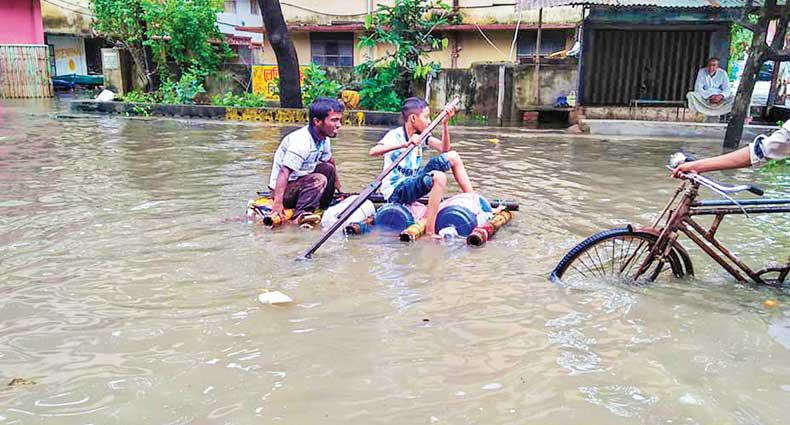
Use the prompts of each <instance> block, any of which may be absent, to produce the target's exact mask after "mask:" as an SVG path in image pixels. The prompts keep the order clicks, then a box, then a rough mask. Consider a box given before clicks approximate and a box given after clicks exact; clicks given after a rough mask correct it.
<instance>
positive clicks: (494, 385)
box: [483, 382, 504, 390]
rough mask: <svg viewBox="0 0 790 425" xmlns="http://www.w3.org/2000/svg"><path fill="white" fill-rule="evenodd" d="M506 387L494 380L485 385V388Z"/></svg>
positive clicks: (496, 388)
mask: <svg viewBox="0 0 790 425" xmlns="http://www.w3.org/2000/svg"><path fill="white" fill-rule="evenodd" d="M502 387H504V385H502V384H500V383H499V382H492V383H490V384H486V385H483V389H484V390H498V389H501V388H502Z"/></svg>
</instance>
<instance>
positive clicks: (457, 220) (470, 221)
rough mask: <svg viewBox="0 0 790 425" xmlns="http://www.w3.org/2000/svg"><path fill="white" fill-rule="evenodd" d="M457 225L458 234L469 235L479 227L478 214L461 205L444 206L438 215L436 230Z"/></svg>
mask: <svg viewBox="0 0 790 425" xmlns="http://www.w3.org/2000/svg"><path fill="white" fill-rule="evenodd" d="M450 226H452V227H455V231H456V232H458V236H463V237H467V236H469V234H470V233H472V230H474V228H475V227H477V216H476V215H475V213H473V212H472V210H470V209H469V208H466V207H462V206H460V205H450V206H447V207H444V208H442V209H441V211H439V214H437V215H436V230H437V231H438V230H441V229H444V228H445V227H450Z"/></svg>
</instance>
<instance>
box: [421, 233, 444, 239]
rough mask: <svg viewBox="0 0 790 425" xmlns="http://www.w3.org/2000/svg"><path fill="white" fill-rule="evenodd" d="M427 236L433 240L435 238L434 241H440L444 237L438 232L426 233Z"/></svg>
mask: <svg viewBox="0 0 790 425" xmlns="http://www.w3.org/2000/svg"><path fill="white" fill-rule="evenodd" d="M425 236H427V237H428V238H430V239H431V240H434V241H440V240H442V239H443V238H442V235H440V234H438V233H426V234H425Z"/></svg>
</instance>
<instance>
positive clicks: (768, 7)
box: [723, 0, 790, 150]
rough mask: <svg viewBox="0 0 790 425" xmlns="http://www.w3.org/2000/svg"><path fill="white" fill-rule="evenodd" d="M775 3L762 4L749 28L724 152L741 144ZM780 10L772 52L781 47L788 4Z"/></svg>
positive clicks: (772, 0)
mask: <svg viewBox="0 0 790 425" xmlns="http://www.w3.org/2000/svg"><path fill="white" fill-rule="evenodd" d="M749 3H751V2H749ZM776 3H777V2H776V0H766V1H765V3H764V4H763V7H762V8H760V17H759V18H758V20H757V23H756V24H755V25H754V26H753V27H754V28H751V29H752V31H753V36H752V45H751V46H750V47H749V53H748V54H749V57H748V58H747V59H746V65H745V66H744V69H743V74H741V83H740V85H738V93H737V94H736V96H735V104H734V105H733V108H732V116H731V118H730V122H729V123H728V124H727V133H726V134H725V135H724V143H723V148H724V150H732V149H737V148H738V145H739V144H740V142H741V136H743V126H744V120H745V119H746V117H747V116H749V113H750V106H751V102H752V92H753V91H754V86H755V84H756V83H757V77H758V74H759V72H760V69H761V68H762V67H763V64H764V63H765V61H766V60H767V59H769V57H768V56H769V50H770V49H769V46H768V45H767V44H766V33H767V32H768V25H769V24H770V23H771V21H772V20H773V19H774V18H776V17H777V16H776V15H777V10H778V9H777V5H776ZM750 7H751V6H747V7H746V9H748V8H750ZM781 7H782V8H783V11H782V13H779V15H778V17H779V21H778V25H777V27H776V34H775V35H774V39H773V40H771V43H770V44H771V46H772V48H773V49H780V48H781V47H782V46H783V45H784V38H785V34H786V33H787V25H788V22H790V2H788V3H785V5H784V6H781ZM746 9H744V10H746ZM779 10H781V9H779ZM746 15H747V14H746V13H744V19H745V18H746ZM778 65H779V64H778V61H774V66H778Z"/></svg>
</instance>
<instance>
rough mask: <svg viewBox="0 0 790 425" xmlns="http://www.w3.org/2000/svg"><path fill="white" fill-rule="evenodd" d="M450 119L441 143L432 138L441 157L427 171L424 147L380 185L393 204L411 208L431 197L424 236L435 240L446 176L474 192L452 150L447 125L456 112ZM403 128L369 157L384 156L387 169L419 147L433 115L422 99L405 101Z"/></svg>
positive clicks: (387, 137) (389, 135) (452, 112)
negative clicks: (421, 137) (404, 153)
mask: <svg viewBox="0 0 790 425" xmlns="http://www.w3.org/2000/svg"><path fill="white" fill-rule="evenodd" d="M447 112H448V113H447V117H446V118H445V119H444V121H443V122H442V139H441V140H439V139H437V138H436V137H433V136H429V137H428V139H427V142H428V145H430V146H431V147H433V148H434V149H436V150H438V151H439V152H440V154H439V155H438V156H436V157H434V158H432V159H431V160H430V161H428V162H427V163H426V164H425V166H424V167H422V168H420V167H421V166H422V161H423V146H417V147H416V148H415V149H414V150H412V151H411V153H410V154H409V155H408V156H407V157H406V158H405V159H404V160H403V161H401V162H400V163H399V164H398V166H397V167H395V168H394V169H393V170H392V172H391V173H390V174H389V175H388V176H387V177H385V179H384V181H383V182H382V185H381V193H382V194H383V195H384V197H385V198H386V199H387V200H388V201H389V202H393V203H400V204H411V203H412V202H415V201H417V200H418V199H420V198H421V197H423V196H425V195H428V212H427V215H426V223H425V233H426V235H430V236H434V235H435V233H436V214H437V213H438V211H439V204H440V203H441V201H442V195H443V194H444V191H445V187H446V186H447V174H445V172H447V171H449V170H452V171H453V176H454V177H455V181H456V182H457V183H458V185H459V186H460V187H461V190H462V191H464V192H473V190H472V183H471V181H470V180H469V174H467V172H466V168H464V163H463V161H462V160H461V157H460V156H459V155H458V153H457V152H455V151H453V150H450V130H449V129H448V123H449V121H450V118H452V116H453V115H455V108H454V107H453V108H451V109H448V111H447ZM401 116H402V117H403V121H404V124H403V127H399V128H396V129H393V130H391V131H389V132H388V133H387V134H386V135H385V136H384V137H383V138H382V139H381V140H380V141H379V142H378V143H377V144H376V145H375V146H373V147H372V148H371V149H370V152H369V154H370V156H383V157H384V168H385V169H386V168H387V167H388V166H389V165H390V164H392V162H393V161H395V160H397V159H398V157H399V156H400V155H401V153H403V150H404V149H407V148H408V147H409V146H410V145H417V144H418V143H419V141H420V134H421V133H422V132H423V131H424V130H425V129H426V128H427V127H428V125H429V124H430V122H431V111H430V108H429V107H428V103H427V102H426V101H424V100H423V99H420V98H416V97H412V98H409V99H406V101H405V102H404V103H403V108H402V109H401Z"/></svg>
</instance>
